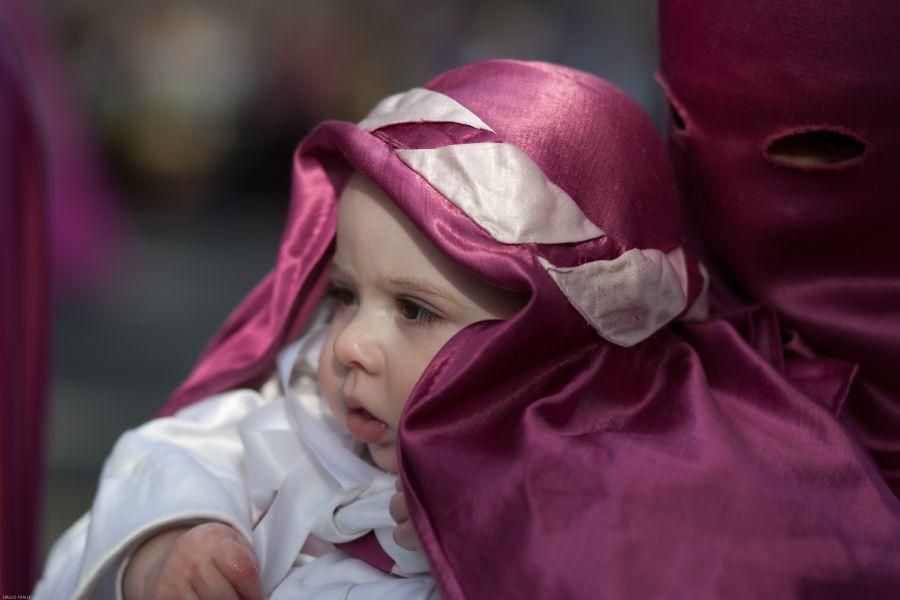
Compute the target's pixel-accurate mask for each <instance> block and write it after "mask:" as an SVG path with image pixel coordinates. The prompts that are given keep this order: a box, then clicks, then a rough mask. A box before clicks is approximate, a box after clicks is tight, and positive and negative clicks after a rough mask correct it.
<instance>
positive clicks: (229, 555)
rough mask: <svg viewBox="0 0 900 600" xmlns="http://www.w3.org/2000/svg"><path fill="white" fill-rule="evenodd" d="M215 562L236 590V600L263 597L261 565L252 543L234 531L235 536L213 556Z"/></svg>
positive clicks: (221, 574)
mask: <svg viewBox="0 0 900 600" xmlns="http://www.w3.org/2000/svg"><path fill="white" fill-rule="evenodd" d="M213 563H214V564H215V567H216V569H218V573H219V575H220V576H221V577H223V578H224V579H225V580H227V582H228V583H229V586H230V587H232V588H233V589H234V591H235V594H236V595H235V596H234V598H235V600H237V598H241V599H245V598H246V599H252V600H256V599H258V598H261V597H262V584H261V583H260V579H259V567H257V565H256V557H255V556H254V554H253V550H252V549H251V548H250V545H249V544H248V543H247V542H246V541H245V540H244V538H242V537H241V536H240V534H238V533H237V532H234V537H233V539H231V540H228V541H226V542H225V543H223V544H222V545H221V551H220V552H217V553H216V554H215V555H214V556H213Z"/></svg>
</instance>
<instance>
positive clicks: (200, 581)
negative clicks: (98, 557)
mask: <svg viewBox="0 0 900 600" xmlns="http://www.w3.org/2000/svg"><path fill="white" fill-rule="evenodd" d="M124 588H125V589H124V591H125V598H126V599H127V600H149V599H159V600H165V599H169V598H172V599H175V598H200V599H201V600H203V599H206V598H209V599H214V600H218V599H220V598H222V599H233V600H238V599H243V598H253V599H256V598H260V597H261V596H262V590H261V585H260V581H259V569H258V568H257V566H256V557H255V556H254V554H253V548H252V547H251V546H250V544H249V543H248V542H247V540H245V539H244V538H243V536H241V534H239V533H238V532H237V531H235V530H234V529H233V528H231V527H229V526H228V525H224V524H222V523H204V524H203V525H197V526H195V527H190V528H182V529H173V530H170V531H166V532H163V533H161V534H159V535H157V536H155V537H153V538H150V539H149V540H148V541H147V542H145V543H144V544H143V545H142V546H141V547H140V548H139V549H138V551H137V552H136V553H135V554H134V556H133V557H132V559H131V562H130V563H129V565H128V568H127V569H126V571H125V581H124Z"/></svg>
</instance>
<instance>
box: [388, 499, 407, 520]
mask: <svg viewBox="0 0 900 600" xmlns="http://www.w3.org/2000/svg"><path fill="white" fill-rule="evenodd" d="M388 511H389V512H390V513H391V518H392V519H394V520H395V521H396V522H397V523H400V522H402V521H408V520H409V508H407V506H406V496H405V495H404V494H403V492H397V493H396V494H394V495H393V496H391V501H390V503H389V504H388Z"/></svg>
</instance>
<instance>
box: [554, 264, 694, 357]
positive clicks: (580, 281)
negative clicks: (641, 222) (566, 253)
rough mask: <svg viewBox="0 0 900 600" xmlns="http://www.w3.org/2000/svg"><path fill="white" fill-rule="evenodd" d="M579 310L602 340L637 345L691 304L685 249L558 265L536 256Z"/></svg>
mask: <svg viewBox="0 0 900 600" xmlns="http://www.w3.org/2000/svg"><path fill="white" fill-rule="evenodd" d="M538 260H539V261H540V263H541V265H542V266H543V267H544V268H545V269H546V270H547V273H548V274H549V275H550V276H551V277H552V278H553V280H554V281H555V282H556V285H558V286H559V289H560V290H561V291H562V292H563V293H564V294H565V295H566V297H567V298H568V299H569V302H571V303H572V306H574V307H575V308H576V309H577V310H578V312H580V313H581V315H582V316H583V317H584V318H585V320H587V322H588V323H590V324H591V325H592V326H593V327H594V329H596V330H597V333H599V334H600V336H601V337H602V338H604V339H605V340H608V341H610V342H612V343H613V344H617V345H619V346H633V345H634V344H637V343H638V342H641V341H643V340H645V339H647V338H648V337H650V336H651V335H653V333H654V332H656V331H657V330H658V329H659V328H661V327H662V326H664V325H665V324H666V323H668V322H669V321H671V320H672V319H673V318H674V317H675V316H677V315H678V314H679V313H680V312H681V311H683V310H684V308H685V306H686V304H687V270H686V268H685V263H684V260H685V259H684V252H683V251H682V250H681V248H678V249H676V250H673V251H672V252H669V253H668V254H665V253H663V252H661V251H659V250H656V249H650V250H640V249H637V248H635V249H632V250H628V251H627V252H625V253H623V254H622V255H621V256H619V257H618V258H616V259H614V260H598V261H594V262H590V263H586V264H583V265H579V266H577V267H556V266H554V265H552V264H551V263H549V262H548V261H546V260H544V259H543V258H538Z"/></svg>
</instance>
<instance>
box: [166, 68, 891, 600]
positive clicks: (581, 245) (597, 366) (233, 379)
mask: <svg viewBox="0 0 900 600" xmlns="http://www.w3.org/2000/svg"><path fill="white" fill-rule="evenodd" d="M432 101H433V102H434V104H432ZM436 106H437V108H436ZM354 169H355V170H359V171H362V172H363V173H365V174H366V175H368V176H369V177H370V178H371V179H372V180H374V181H375V182H376V183H377V184H378V185H379V186H380V187H382V188H383V189H384V190H385V192H386V193H387V194H388V195H389V196H390V197H391V198H392V199H393V200H394V201H395V202H396V204H397V206H398V207H399V208H400V209H401V210H402V211H403V212H404V213H405V214H406V215H407V216H408V217H409V218H410V220H411V221H412V222H413V223H414V224H415V225H416V226H417V227H419V228H420V230H421V231H422V232H423V233H424V234H425V235H426V236H427V237H428V238H429V239H430V240H431V241H432V242H433V243H434V244H435V245H436V246H437V247H438V248H440V249H441V250H442V251H443V252H445V253H446V254H447V255H448V256H449V257H450V258H452V259H453V260H455V261H457V262H459V263H460V264H461V265H463V266H464V267H466V268H467V269H469V270H470V271H471V272H472V273H474V274H475V275H477V276H479V277H481V278H482V279H484V280H485V281H487V282H489V283H491V284H492V285H494V286H497V287H500V288H503V289H507V290H512V291H518V292H521V293H523V294H528V296H529V301H528V303H527V304H526V305H525V306H524V307H523V308H522V309H520V310H519V311H518V312H517V313H516V314H514V315H513V316H511V317H510V318H509V319H507V320H504V321H484V322H481V323H476V324H474V325H471V326H469V327H467V328H465V329H463V330H462V331H460V332H459V333H458V334H457V335H456V336H455V337H454V338H452V339H451V340H450V341H449V342H448V343H447V344H446V345H445V346H444V347H443V348H442V349H441V351H440V352H439V353H438V354H437V356H436V357H435V358H434V359H433V361H432V362H431V363H430V365H429V366H428V367H427V368H426V370H425V372H424V373H423V375H422V377H421V378H420V380H419V382H418V384H417V385H416V387H415V388H414V389H413V391H412V393H411V395H410V398H409V400H408V402H407V405H406V408H405V410H404V414H403V416H402V418H401V422H400V429H399V441H400V443H399V444H398V451H399V464H400V469H401V476H402V478H403V481H404V484H405V489H406V492H407V500H408V503H409V508H410V513H411V516H412V519H413V522H414V523H415V526H416V529H417V531H418V534H419V537H420V538H421V541H422V544H423V547H424V550H425V552H426V554H427V556H428V559H429V561H430V563H431V566H432V570H433V574H434V576H435V578H436V581H437V582H438V584H439V586H440V589H441V594H442V596H443V597H445V598H513V597H536V598H569V597H578V598H601V597H602V598H638V597H641V598H643V597H657V596H665V597H680V596H690V597H753V598H758V597H795V596H803V595H808V596H810V597H822V596H823V595H826V596H827V595H828V594H840V593H844V592H846V591H847V590H849V589H853V590H863V589H869V590H871V591H872V592H873V593H878V592H881V593H884V592H885V591H886V590H896V589H897V586H898V585H900V506H898V502H897V500H896V498H895V497H894V496H893V495H892V494H891V493H890V491H889V490H888V489H887V487H886V486H885V484H884V482H883V481H882V479H881V477H880V476H879V474H878V471H877V469H876V468H875V466H874V465H873V464H872V462H871V461H870V460H869V458H868V455H867V453H866V452H865V450H864V449H863V448H861V447H860V445H859V444H858V442H857V441H856V439H855V438H854V437H853V436H852V435H850V434H849V433H848V431H847V430H846V429H845V427H844V426H843V425H842V424H841V422H840V421H839V420H838V418H837V417H836V415H837V414H838V413H839V411H840V408H841V406H842V404H843V401H844V399H845V396H846V394H847V390H848V388H849V386H850V384H851V381H852V378H853V374H854V368H853V366H852V365H849V364H847V363H844V362H842V361H840V360H834V359H823V358H816V357H814V356H810V355H806V354H804V353H802V352H799V351H797V350H794V349H790V350H788V351H786V350H785V349H784V348H783V346H782V341H781V330H780V326H779V323H778V320H777V318H776V317H775V315H774V314H772V313H771V312H769V311H767V310H764V309H755V310H747V311H743V312H740V313H736V314H735V315H733V316H732V317H731V319H730V320H729V321H725V320H721V319H715V320H704V318H703V317H704V315H703V310H702V308H703V307H702V302H703V290H704V285H705V284H704V280H705V278H704V276H703V269H702V268H701V267H700V265H699V264H698V262H697V261H696V259H695V258H694V257H693V256H692V255H691V254H690V252H689V251H687V250H685V249H684V248H683V246H682V230H681V216H680V205H679V200H678V196H677V192H676V188H675V183H674V178H673V176H672V172H671V169H670V167H669V166H668V162H667V160H666V156H665V149H664V146H663V143H662V141H661V139H660V138H659V136H658V134H657V133H656V131H655V128H654V126H653V124H652V122H651V121H650V119H649V118H648V117H647V116H646V114H645V113H644V112H643V111H642V110H641V109H640V108H639V107H638V106H637V105H636V104H635V103H634V102H633V101H631V100H630V99H628V98H627V97H626V96H625V95H624V94H623V93H622V92H621V91H619V90H617V89H616V88H614V87H613V86H611V85H610V84H608V83H606V82H605V81H602V80H600V79H598V78H596V77H593V76H591V75H588V74H586V73H582V72H579V71H575V70H573V69H568V68H564V67H559V66H555V65H548V64H543V63H524V62H517V61H487V62H483V63H476V64H473V65H469V66H466V67H461V68H459V69H455V70H452V71H449V72H447V73H445V74H443V75H441V76H439V77H437V78H436V79H434V80H432V81H431V82H429V83H428V84H426V85H425V89H424V90H419V91H416V90H413V91H411V92H409V93H407V94H404V95H398V96H396V97H391V98H388V99H386V100H384V101H383V102H382V103H381V104H379V105H378V106H377V107H376V108H375V109H374V110H373V112H372V113H370V115H369V117H367V118H366V119H365V120H364V121H363V122H362V123H360V125H353V124H350V123H340V122H326V123H323V124H322V125H320V126H319V127H317V128H316V129H315V130H313V131H312V132H311V133H310V134H309V136H307V138H306V139H304V140H303V141H302V142H301V144H300V146H299V148H298V150H297V153H296V157H295V162H294V186H293V192H292V206H291V211H290V214H289V217H288V221H287V225H286V227H285V233H284V237H283V240H282V244H281V250H280V253H279V256H278V260H277V263H276V265H275V267H274V268H273V270H272V271H271V272H270V273H269V275H268V276H267V277H266V278H265V279H264V280H263V281H262V282H261V283H260V284H259V286H258V287H257V288H256V289H255V290H254V291H253V292H251V293H250V295H249V296H248V297H247V299H246V300H245V301H244V302H243V303H242V304H241V305H240V306H239V307H238V308H237V309H236V310H235V311H234V313H232V315H231V316H230V317H229V318H228V320H227V321H226V323H225V324H224V325H223V327H222V329H221V330H220V331H219V333H218V334H217V335H216V337H215V338H214V339H213V340H212V342H211V343H210V345H209V346H208V348H207V349H206V351H205V352H204V354H203V355H202V356H201V359H200V361H199V363H198V364H197V366H196V367H195V369H194V371H193V372H192V374H191V376H190V377H189V378H188V380H187V381H186V382H185V383H184V384H183V385H182V386H181V387H180V388H179V390H178V391H177V392H176V394H175V395H174V396H173V398H172V400H171V401H170V403H169V404H168V405H167V406H166V408H165V409H164V412H165V413H171V412H172V411H174V410H176V409H177V408H178V407H180V406H183V405H185V404H187V403H190V402H193V401H196V400H197V399H200V398H202V397H205V396H208V395H210V394H212V393H214V392H217V391H221V390H225V389H229V388H232V387H236V386H239V385H246V384H252V383H255V382H258V381H260V380H261V379H262V378H263V377H265V376H266V374H267V373H269V372H270V371H271V369H272V366H273V360H274V358H275V355H276V353H277V352H278V350H279V349H280V348H281V347H283V346H284V345H286V344H287V343H288V342H289V341H290V340H292V339H293V338H295V337H296V335H297V334H298V332H299V331H300V330H302V329H303V327H304V326H305V324H306V323H307V321H308V320H309V318H310V315H311V314H312V311H313V310H314V309H315V307H316V306H317V304H318V303H319V301H320V299H321V295H322V293H323V288H324V284H325V281H326V276H327V268H328V260H329V258H330V255H331V252H332V250H333V237H334V230H335V220H336V219H335V217H336V212H337V207H336V203H337V199H338V196H339V194H340V191H341V189H342V187H343V185H344V183H345V182H346V180H347V178H348V176H349V174H350V172H351V171H352V170H354ZM522 182H527V185H521V186H519V187H517V185H518V184H520V183H522ZM698 319H699V320H698Z"/></svg>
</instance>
